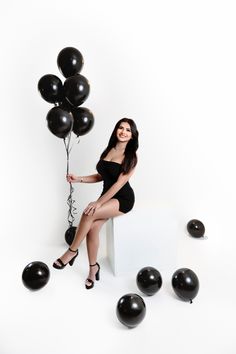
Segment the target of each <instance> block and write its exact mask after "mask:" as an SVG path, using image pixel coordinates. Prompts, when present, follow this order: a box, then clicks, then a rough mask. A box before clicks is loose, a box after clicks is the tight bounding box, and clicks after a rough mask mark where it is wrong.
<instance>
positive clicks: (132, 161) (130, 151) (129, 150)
mask: <svg viewBox="0 0 236 354" xmlns="http://www.w3.org/2000/svg"><path fill="white" fill-rule="evenodd" d="M122 122H125V123H128V124H129V125H130V129H131V133H132V138H131V139H130V140H129V142H128V144H127V145H126V148H125V158H124V161H123V162H122V165H121V167H122V172H123V173H124V174H127V173H128V172H129V171H130V170H131V169H132V168H134V167H135V166H136V165H137V162H138V158H137V154H136V151H137V150H138V136H139V132H138V130H137V127H136V124H135V122H134V121H133V120H132V119H130V118H122V119H120V120H119V121H118V122H117V123H116V125H115V128H114V130H113V132H112V134H111V137H110V139H109V142H108V145H107V147H106V149H105V150H104V151H103V153H102V154H101V156H100V160H101V159H103V158H104V157H106V156H107V154H108V152H109V151H110V150H111V149H112V148H113V147H115V146H116V143H117V136H116V132H117V129H118V128H119V126H120V124H121V123H122Z"/></svg>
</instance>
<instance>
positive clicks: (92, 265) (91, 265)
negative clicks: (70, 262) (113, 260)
mask: <svg viewBox="0 0 236 354" xmlns="http://www.w3.org/2000/svg"><path fill="white" fill-rule="evenodd" d="M95 265H98V264H97V263H95V264H90V265H89V266H90V267H94V266H95Z"/></svg>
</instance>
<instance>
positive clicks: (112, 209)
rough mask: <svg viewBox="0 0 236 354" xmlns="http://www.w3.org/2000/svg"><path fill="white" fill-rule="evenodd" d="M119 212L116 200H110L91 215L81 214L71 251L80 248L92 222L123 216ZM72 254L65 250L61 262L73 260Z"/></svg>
mask: <svg viewBox="0 0 236 354" xmlns="http://www.w3.org/2000/svg"><path fill="white" fill-rule="evenodd" d="M123 214H124V213H122V212H121V211H119V201H118V200H117V199H110V200H108V201H107V202H106V203H104V204H103V205H102V206H101V207H100V208H99V209H97V210H96V211H95V213H94V214H93V215H86V214H82V216H81V219H80V223H79V226H78V227H77V230H76V234H75V237H74V240H73V242H72V244H71V246H70V248H71V249H72V250H77V249H78V247H79V246H80V244H81V242H82V241H83V239H84V238H85V236H86V235H87V234H88V232H89V230H90V228H91V226H92V224H93V222H94V221H95V220H98V219H109V218H112V217H115V216H119V215H123ZM73 256H74V253H73V252H70V251H69V250H67V251H66V252H65V253H64V254H63V256H62V257H60V259H61V261H62V262H63V263H64V264H66V263H68V262H69V261H70V260H71V258H73ZM56 263H58V262H57V261H56Z"/></svg>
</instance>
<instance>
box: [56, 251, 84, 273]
mask: <svg viewBox="0 0 236 354" xmlns="http://www.w3.org/2000/svg"><path fill="white" fill-rule="evenodd" d="M68 249H69V251H71V252H74V253H76V255H75V256H74V257H73V258H71V260H70V261H69V262H68V263H69V265H70V266H73V264H74V261H75V258H76V257H77V256H78V254H79V251H78V250H76V251H74V250H72V249H71V248H70V247H69V248H68ZM56 262H58V263H60V265H58V264H57V263H56ZM56 262H54V263H53V265H52V266H53V267H54V268H56V269H63V268H65V266H66V265H67V264H68V263H66V264H64V263H63V262H62V260H61V259H60V258H58V259H57V260H56Z"/></svg>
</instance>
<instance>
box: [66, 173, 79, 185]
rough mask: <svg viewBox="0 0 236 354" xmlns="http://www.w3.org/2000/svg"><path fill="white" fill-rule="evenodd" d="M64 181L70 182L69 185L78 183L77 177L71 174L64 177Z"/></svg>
mask: <svg viewBox="0 0 236 354" xmlns="http://www.w3.org/2000/svg"><path fill="white" fill-rule="evenodd" d="M66 179H67V181H68V182H70V183H76V182H78V177H77V176H75V175H73V174H72V173H70V174H68V175H67V176H66Z"/></svg>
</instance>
